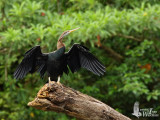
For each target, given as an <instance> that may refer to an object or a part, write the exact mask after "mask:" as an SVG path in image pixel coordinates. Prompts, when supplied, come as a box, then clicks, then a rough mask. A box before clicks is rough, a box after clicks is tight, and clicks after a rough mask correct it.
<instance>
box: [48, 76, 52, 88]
mask: <svg viewBox="0 0 160 120" xmlns="http://www.w3.org/2000/svg"><path fill="white" fill-rule="evenodd" d="M51 85H52V83H51V79H50V77H49V78H48V88H51Z"/></svg>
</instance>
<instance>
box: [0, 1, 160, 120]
mask: <svg viewBox="0 0 160 120" xmlns="http://www.w3.org/2000/svg"><path fill="white" fill-rule="evenodd" d="M0 11H1V12H0V120H57V119H58V120H70V119H72V120H75V118H72V117H68V116H66V115H65V114H61V113H54V112H44V111H40V110H36V109H34V108H31V107H28V106H27V103H28V102H29V101H31V100H33V99H34V97H35V96H36V93H37V92H38V90H39V89H40V88H41V87H42V86H43V85H44V84H45V83H46V82H47V81H48V79H47V77H45V78H44V79H43V80H42V79H41V78H40V76H39V73H36V74H33V75H31V74H28V75H27V76H26V77H25V78H24V79H23V80H19V81H16V80H15V79H14V78H13V72H14V70H15V69H16V67H17V65H18V64H19V63H20V62H21V60H22V58H23V55H24V53H25V52H26V51H27V50H29V49H30V48H32V47H33V46H35V45H41V48H42V51H43V52H51V51H54V50H55V49H56V42H57V39H58V37H59V36H60V34H61V33H62V32H63V31H65V30H69V29H74V28H77V27H80V29H79V30H78V31H76V32H74V33H72V34H70V35H69V36H67V37H66V38H65V44H66V48H67V50H68V49H69V48H70V47H71V46H72V44H73V43H81V44H83V45H85V46H87V47H88V48H90V50H91V52H92V53H93V54H94V55H95V56H97V57H98V58H99V60H100V61H102V63H103V64H104V65H105V66H106V74H105V75H104V76H102V77H98V76H96V75H94V74H92V73H91V72H87V71H86V70H83V69H81V70H80V71H79V72H77V73H75V74H71V72H70V74H69V75H68V76H67V75H63V77H62V78H61V82H62V83H63V84H65V85H66V86H69V87H72V88H74V89H76V90H78V91H81V92H83V93H85V94H88V95H90V96H93V97H95V98H97V99H99V100H101V101H102V102H104V103H106V104H108V105H109V106H111V107H113V108H114V109H116V110H117V111H119V112H121V113H122V114H124V115H126V116H129V117H130V118H132V119H135V118H136V117H135V116H132V113H133V105H134V103H135V102H136V101H139V102H140V108H154V110H156V111H158V112H159V111H160V1H159V0H1V1H0Z"/></svg>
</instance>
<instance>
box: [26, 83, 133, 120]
mask: <svg viewBox="0 0 160 120" xmlns="http://www.w3.org/2000/svg"><path fill="white" fill-rule="evenodd" d="M28 106H31V107H34V108H36V109H40V110H45V111H55V112H62V113H65V114H67V115H69V116H73V117H76V118H77V119H81V120H131V119H130V118H128V117H126V116H124V115H122V114H121V113H119V112H117V111H116V110H114V109H113V108H111V107H109V106H108V105H106V104H104V103H102V102H101V101H99V100H97V99H95V98H93V97H90V96H88V95H85V94H83V93H81V92H79V91H76V90H74V89H72V88H69V87H66V86H64V85H62V84H58V83H56V82H51V84H50V87H49V85H48V84H45V85H44V86H43V87H42V88H41V89H40V91H39V92H38V93H37V97H36V98H35V99H34V100H33V101H31V102H29V103H28Z"/></svg>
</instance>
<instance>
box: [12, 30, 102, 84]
mask: <svg viewBox="0 0 160 120" xmlns="http://www.w3.org/2000/svg"><path fill="white" fill-rule="evenodd" d="M74 30H76V29H74ZM74 30H70V31H66V32H64V33H63V34H62V35H61V36H60V38H59V40H58V43H57V50H56V51H54V52H50V53H42V52H41V48H40V46H35V47H33V48H31V49H30V50H28V51H27V52H26V53H25V55H24V59H23V60H22V62H21V63H20V64H19V66H18V67H17V69H16V71H15V72H14V78H16V79H22V78H24V76H25V75H26V74H27V73H34V72H36V71H37V72H40V75H41V77H43V76H44V74H45V73H46V72H47V74H48V77H49V78H50V79H51V80H53V81H57V78H58V76H62V74H63V73H66V74H68V72H69V70H68V68H69V69H70V70H71V72H72V73H74V72H76V71H78V70H79V69H80V68H85V69H87V70H89V71H91V72H93V73H94V74H96V75H98V76H100V75H103V74H104V73H105V66H104V65H103V64H101V63H100V61H99V60H98V59H97V58H96V57H95V56H94V55H93V54H91V53H90V51H89V49H88V48H87V47H85V46H83V45H80V44H74V45H73V46H72V47H71V48H70V50H69V51H68V52H66V53H65V45H64V44H63V43H62V39H63V37H64V36H66V35H67V34H69V33H70V32H72V31H74Z"/></svg>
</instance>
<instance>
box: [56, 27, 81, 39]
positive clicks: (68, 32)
mask: <svg viewBox="0 0 160 120" xmlns="http://www.w3.org/2000/svg"><path fill="white" fill-rule="evenodd" d="M78 29H79V28H76V29H73V30H67V31H65V32H63V33H62V34H61V36H60V37H59V40H62V39H63V38H64V37H65V36H67V35H68V34H70V33H71V32H73V31H76V30H78Z"/></svg>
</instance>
